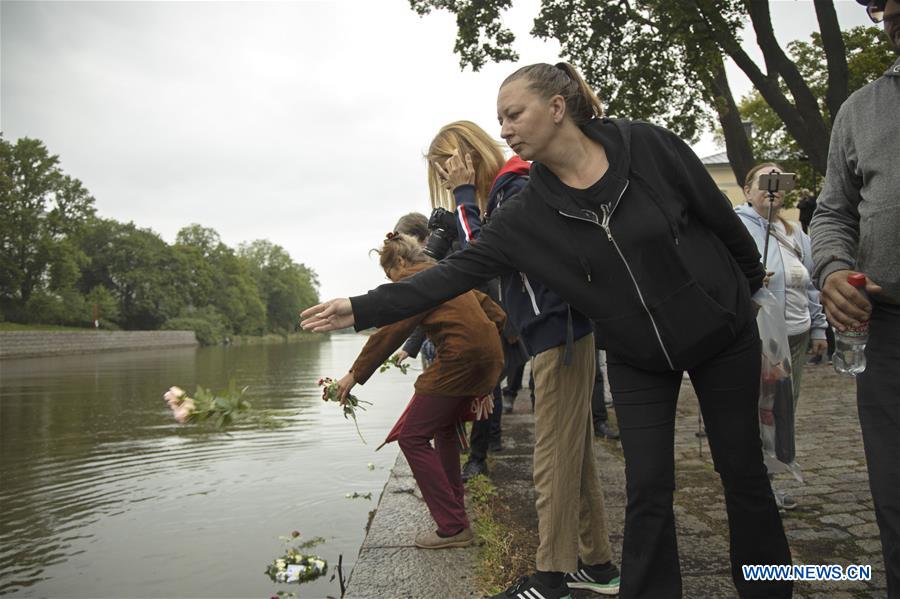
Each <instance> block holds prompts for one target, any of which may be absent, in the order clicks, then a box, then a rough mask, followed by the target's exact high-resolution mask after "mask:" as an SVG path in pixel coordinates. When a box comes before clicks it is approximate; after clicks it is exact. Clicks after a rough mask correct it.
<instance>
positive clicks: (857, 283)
mask: <svg viewBox="0 0 900 599" xmlns="http://www.w3.org/2000/svg"><path fill="white" fill-rule="evenodd" d="M847 282H848V283H850V284H851V285H853V286H854V287H856V288H857V289H861V288H863V287H865V286H866V275H864V274H860V273H853V274H850V275H847Z"/></svg>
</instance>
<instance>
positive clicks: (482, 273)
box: [350, 119, 765, 371]
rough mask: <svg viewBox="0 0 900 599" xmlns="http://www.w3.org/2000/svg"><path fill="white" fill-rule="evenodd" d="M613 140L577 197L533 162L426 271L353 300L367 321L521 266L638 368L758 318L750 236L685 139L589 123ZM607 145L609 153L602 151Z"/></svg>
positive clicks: (698, 357)
mask: <svg viewBox="0 0 900 599" xmlns="http://www.w3.org/2000/svg"><path fill="white" fill-rule="evenodd" d="M583 130H584V132H585V134H586V135H588V136H589V137H591V138H592V139H595V140H597V141H599V142H600V143H603V140H604V138H606V140H607V143H608V144H609V146H606V145H605V146H604V147H607V148H611V147H612V146H614V145H615V144H612V143H610V141H611V140H613V139H616V138H615V137H614V136H616V134H617V135H618V139H617V141H619V143H620V144H621V145H620V146H619V149H618V151H617V153H618V155H610V164H611V166H610V172H608V173H607V174H606V175H604V177H603V180H602V183H603V184H602V185H600V186H598V187H597V195H596V197H593V198H588V199H585V198H583V197H582V198H581V204H582V205H579V203H576V201H575V199H574V198H573V197H572V194H571V193H569V192H568V191H567V189H566V188H565V186H563V185H562V183H560V181H559V179H558V178H557V177H556V176H555V175H553V173H551V172H550V171H549V170H548V169H547V168H546V167H544V166H543V165H541V164H538V163H535V164H534V165H533V166H532V169H531V177H530V180H529V184H528V185H527V186H526V187H525V188H524V189H523V190H522V191H521V192H520V193H519V194H518V197H517V198H516V201H515V202H509V203H507V204H504V205H502V206H501V207H500V208H499V209H498V210H496V211H495V212H494V214H493V215H492V218H491V221H490V223H489V224H488V225H487V226H485V227H484V228H483V229H482V231H481V234H480V236H479V240H478V243H475V244H472V245H470V246H469V247H468V248H467V249H466V250H464V251H462V252H458V253H456V254H454V255H452V256H450V257H449V258H448V259H446V260H444V261H443V262H441V263H440V264H438V265H437V266H436V267H434V268H430V269H428V270H426V271H424V272H422V273H421V274H419V275H416V276H414V277H411V278H409V279H406V280H404V281H401V282H399V283H394V284H388V285H382V286H380V287H378V288H377V289H375V290H373V291H370V292H369V293H368V294H366V295H362V296H357V297H353V298H350V301H351V304H352V306H353V314H354V319H355V323H356V324H355V326H356V328H357V330H362V329H365V328H368V327H371V326H381V325H384V324H389V323H391V322H396V321H397V320H401V319H403V318H406V317H409V316H412V315H413V314H417V313H419V312H422V311H425V310H428V309H430V308H432V307H434V306H436V305H438V304H440V303H442V302H444V301H446V300H447V299H449V298H452V297H455V296H457V295H459V294H460V293H463V292H464V291H467V290H468V289H471V288H472V287H474V286H475V285H477V284H479V283H480V282H482V281H485V280H487V279H491V278H494V277H497V276H499V275H502V274H505V273H508V272H510V271H514V270H518V271H520V272H522V273H525V274H526V275H527V276H528V277H529V278H531V279H532V280H537V281H540V282H541V283H543V284H544V285H546V286H547V287H549V288H550V289H553V290H554V291H555V292H556V293H557V294H559V296H560V297H562V298H563V299H564V300H565V301H567V302H568V303H569V304H570V305H571V306H572V307H573V308H575V309H576V310H578V311H580V312H582V313H583V314H585V315H586V316H588V317H589V318H592V319H593V320H594V321H595V325H596V332H597V335H598V343H599V346H600V347H603V348H605V349H606V350H607V351H608V352H609V353H610V354H611V355H612V356H613V357H615V358H618V359H622V360H624V361H625V362H627V363H629V364H632V365H634V366H637V367H639V368H643V369H646V370H655V371H665V370H682V369H690V368H692V367H694V366H696V365H698V364H701V363H702V362H704V361H706V360H708V359H709V358H711V357H712V356H714V355H716V354H718V353H719V352H721V351H722V350H723V349H724V348H725V347H727V346H728V345H729V344H730V343H731V342H732V341H733V340H734V338H735V336H736V334H737V333H738V332H740V331H741V330H742V329H743V328H744V327H745V326H747V325H748V324H750V323H752V321H753V313H752V310H751V307H750V306H751V303H750V294H751V292H755V291H756V290H757V289H758V288H759V287H760V286H761V285H762V279H763V276H764V274H765V273H764V272H763V269H762V265H761V264H760V257H759V252H758V251H757V249H756V244H755V243H754V242H753V239H752V238H751V237H750V234H749V233H748V232H747V229H746V228H745V227H744V225H743V224H742V223H741V222H740V220H739V219H738V217H737V215H736V214H735V213H734V210H733V209H732V207H731V204H730V202H729V201H728V199H727V198H726V197H725V196H724V194H723V193H722V192H721V191H720V190H719V188H718V187H717V186H716V184H715V182H714V181H713V180H712V178H711V177H710V176H709V174H708V173H707V172H706V169H705V168H704V167H703V164H702V163H701V162H700V160H699V159H698V158H697V156H696V155H695V154H694V153H693V152H692V151H691V149H690V148H689V147H688V146H687V145H686V144H685V143H684V142H683V141H681V140H680V139H679V138H678V137H677V136H675V135H674V134H673V133H671V132H669V131H667V130H665V129H662V128H660V127H657V126H654V125H650V124H648V123H643V122H631V121H627V120H622V119H616V120H610V119H597V120H595V121H592V122H591V123H589V124H588V125H586V126H585V127H584V129H583ZM607 151H608V152H609V149H607Z"/></svg>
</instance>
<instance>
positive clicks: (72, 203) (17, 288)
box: [0, 136, 94, 322]
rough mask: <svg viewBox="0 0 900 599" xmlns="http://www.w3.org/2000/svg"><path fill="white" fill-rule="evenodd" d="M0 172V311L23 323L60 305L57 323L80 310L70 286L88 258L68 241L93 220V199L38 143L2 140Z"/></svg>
mask: <svg viewBox="0 0 900 599" xmlns="http://www.w3.org/2000/svg"><path fill="white" fill-rule="evenodd" d="M0 172H2V175H0V213H2V214H3V217H2V218H0V307H2V311H3V313H4V315H5V317H7V318H10V319H12V320H27V319H28V318H29V317H34V316H36V315H38V314H39V312H40V311H41V310H43V309H45V308H47V307H48V306H50V305H53V306H58V307H59V309H58V310H56V309H54V314H53V316H52V318H53V319H54V321H56V318H57V316H59V315H60V314H64V313H65V311H66V305H67V304H71V302H72V301H75V305H69V307H70V308H72V309H74V310H79V309H80V308H81V305H80V304H79V302H78V301H77V298H76V294H75V291H74V289H73V284H74V282H75V281H76V280H77V278H78V270H79V267H80V266H81V265H82V264H83V263H84V262H85V260H86V257H85V256H84V255H83V254H81V253H79V252H78V249H77V247H76V246H75V245H73V244H72V243H70V242H69V241H68V236H70V235H72V234H74V233H76V232H77V231H78V230H79V229H81V228H82V227H83V226H84V224H85V223H86V222H87V221H88V219H89V218H90V217H91V216H92V215H93V213H94V198H92V197H91V196H90V194H89V193H88V192H87V190H86V189H85V188H84V187H83V186H82V184H81V182H80V181H78V180H77V179H73V178H72V177H70V176H68V175H66V174H64V173H63V172H62V170H61V169H60V167H59V157H58V156H54V155H51V154H50V153H49V152H48V151H47V148H46V147H45V146H44V144H43V143H42V142H40V141H39V140H36V139H29V138H24V137H23V138H21V139H19V140H18V141H17V142H16V143H15V144H12V143H10V142H8V141H7V140H5V139H4V138H3V137H2V136H0ZM36 294H37V296H38V297H37V298H34V301H32V298H33V296H35V295H36ZM81 317H82V318H85V316H84V315H81ZM74 320H77V318H75V316H74V315H73V320H71V321H70V322H72V321H74Z"/></svg>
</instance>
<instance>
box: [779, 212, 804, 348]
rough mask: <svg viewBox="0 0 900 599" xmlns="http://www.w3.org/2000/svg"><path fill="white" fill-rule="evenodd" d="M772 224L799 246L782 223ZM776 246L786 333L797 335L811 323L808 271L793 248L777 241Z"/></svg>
mask: <svg viewBox="0 0 900 599" xmlns="http://www.w3.org/2000/svg"><path fill="white" fill-rule="evenodd" d="M772 226H773V227H774V228H775V229H777V231H778V232H779V233H780V234H781V235H782V236H783V237H784V238H785V239H789V240H790V241H792V242H793V243H794V244H796V247H797V248H798V249H799V248H800V244H799V243H797V242H796V238H795V237H794V235H791V234H789V233H788V232H787V231H785V228H784V223H782V222H781V221H780V220H776V221H775V222H774V223H772ZM794 226H796V225H794ZM778 248H779V249H780V250H781V260H782V263H783V264H784V320H785V322H786V323H787V333H788V335H799V334H801V333H805V332H806V331H808V330H809V328H810V326H811V323H812V321H811V320H810V317H809V296H808V295H807V294H806V289H807V287H808V286H809V271H807V270H806V267H805V266H803V262H801V261H800V258H799V257H798V256H797V254H796V253H795V252H794V250H793V249H789V248H786V247H785V246H784V244H783V243H781V242H779V243H778Z"/></svg>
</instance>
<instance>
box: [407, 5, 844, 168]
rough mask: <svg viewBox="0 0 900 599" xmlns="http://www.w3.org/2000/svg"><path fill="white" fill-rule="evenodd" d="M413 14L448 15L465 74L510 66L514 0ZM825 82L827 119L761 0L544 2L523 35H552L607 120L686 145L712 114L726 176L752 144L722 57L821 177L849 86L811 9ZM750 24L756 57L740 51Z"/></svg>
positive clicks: (744, 160) (834, 32)
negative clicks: (830, 117) (669, 134)
mask: <svg viewBox="0 0 900 599" xmlns="http://www.w3.org/2000/svg"><path fill="white" fill-rule="evenodd" d="M410 5H411V6H412V8H413V10H415V11H416V12H417V13H418V14H420V15H424V14H427V13H429V12H430V11H432V10H449V11H450V12H452V13H454V14H456V16H457V28H458V31H457V33H458V35H457V40H456V47H455V51H456V52H457V53H458V54H459V55H460V62H461V65H462V66H465V65H469V66H471V67H472V68H473V69H475V70H477V69H478V68H480V67H481V66H482V65H483V64H484V62H485V60H487V59H490V60H498V61H499V60H517V59H518V55H517V54H516V53H515V51H514V50H513V49H512V44H513V41H514V36H513V34H512V33H511V32H510V31H509V30H507V29H504V28H503V27H502V26H501V15H502V12H503V11H504V10H506V9H508V8H509V7H510V6H511V5H512V0H486V1H485V2H471V1H469V0H410ZM812 5H813V8H814V10H815V13H816V18H817V20H818V24H819V29H820V32H821V40H822V50H823V53H824V59H825V60H824V64H825V65H826V71H827V76H826V77H825V88H826V89H825V90H824V94H823V95H822V96H821V97H824V98H825V106H827V109H828V110H827V112H826V111H824V110H823V108H822V105H821V104H820V102H819V101H818V100H817V96H816V93H815V92H814V91H813V89H812V86H813V85H814V84H815V82H812V81H810V80H808V79H807V78H806V77H805V76H804V75H803V74H802V72H801V69H800V67H799V66H798V64H797V62H795V61H794V60H792V59H791V57H789V56H788V54H787V53H786V52H785V50H784V49H783V48H782V47H781V46H780V45H779V43H778V41H777V39H776V38H775V33H774V29H773V27H772V16H771V13H770V7H769V3H768V2H764V1H758V0H693V1H691V2H671V1H670V0H644V1H642V2H634V1H633V0H621V1H614V2H609V1H606V0H542V2H541V8H540V11H539V14H538V15H537V16H536V18H535V21H534V28H533V29H532V32H531V33H532V35H534V36H536V37H541V38H553V39H555V40H557V41H558V42H559V43H560V46H561V48H562V54H563V56H564V57H566V59H567V60H568V61H569V62H571V63H573V64H574V65H576V66H577V67H578V68H579V69H580V70H581V71H582V72H583V73H584V74H585V77H586V79H587V81H588V82H589V83H590V84H591V85H592V86H593V87H594V88H596V89H597V90H598V92H599V95H600V96H601V98H603V99H605V101H606V103H607V105H608V106H609V112H610V113H611V114H613V115H616V116H628V117H631V118H643V119H649V120H653V121H659V122H662V124H665V125H666V126H668V127H670V128H672V129H673V130H674V131H675V132H677V133H678V134H679V135H681V136H682V137H685V138H688V139H694V138H695V137H696V135H697V134H698V133H699V132H700V131H702V130H703V129H705V128H706V127H707V126H708V124H709V122H710V114H715V115H716V117H717V118H718V121H719V125H720V126H721V127H722V130H723V133H724V138H725V142H726V150H727V152H728V156H729V159H730V161H731V163H732V167H733V169H734V171H735V179H737V180H740V181H742V180H743V178H744V174H745V173H746V172H747V170H749V168H750V166H751V165H752V164H753V162H754V157H753V153H752V150H751V148H750V143H749V140H748V139H747V135H746V133H745V131H744V128H743V127H742V126H741V122H740V115H739V113H738V110H737V106H736V103H735V101H734V98H733V96H732V93H731V90H730V87H729V85H728V80H727V77H726V76H725V69H724V63H723V62H722V57H723V56H728V57H730V58H731V59H732V60H733V61H734V62H735V64H736V65H737V66H738V67H739V68H740V69H741V70H742V71H743V72H744V74H745V75H746V76H747V78H748V79H750V81H751V83H752V84H753V85H754V87H755V88H756V89H757V90H758V91H759V94H760V97H761V98H762V99H763V101H764V102H765V103H766V104H767V105H768V106H769V107H770V108H771V109H772V111H773V112H774V113H775V114H777V115H778V118H779V119H780V120H781V122H783V123H784V127H785V129H786V130H787V131H788V132H790V134H791V135H792V136H793V137H794V139H795V140H796V142H797V144H798V145H799V146H800V148H801V149H802V150H803V152H804V153H805V154H806V155H807V156H808V157H809V160H810V162H811V164H812V165H813V167H814V168H816V170H818V171H819V172H820V173H824V171H825V163H826V157H827V152H828V137H829V124H828V121H827V118H826V117H827V114H831V113H835V112H836V110H837V108H838V107H839V106H840V105H841V103H842V102H843V101H844V100H845V99H846V98H847V96H848V94H849V92H850V90H851V89H852V88H851V87H850V86H851V85H852V83H853V81H852V80H850V79H849V77H848V66H847V58H846V52H845V48H844V44H843V39H842V36H841V34H840V28H839V26H838V21H837V14H836V12H835V9H834V5H833V3H832V2H830V1H829V0H814V1H813V3H812ZM745 23H749V28H750V29H752V31H750V32H748V37H751V36H752V37H753V38H754V39H755V41H756V44H757V46H758V47H759V50H760V51H761V53H762V55H763V59H764V65H763V66H760V65H758V64H756V62H754V60H753V59H752V58H751V57H750V56H749V55H748V54H747V52H746V50H744V48H743V46H742V43H741V38H742V35H744V33H745V31H744V30H745Z"/></svg>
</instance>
